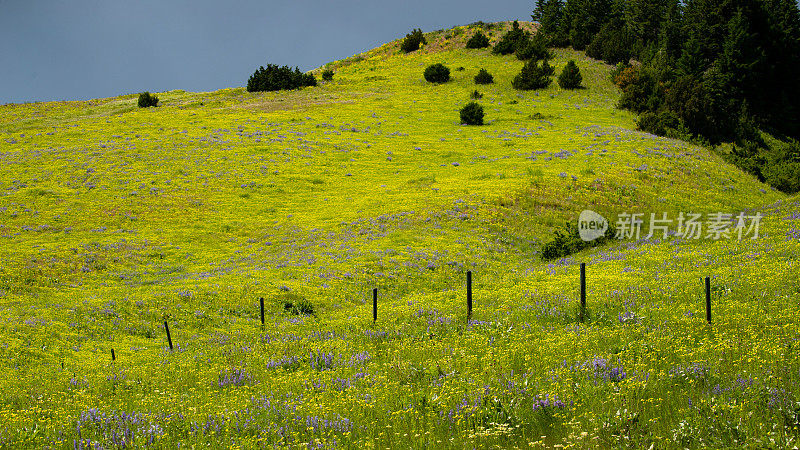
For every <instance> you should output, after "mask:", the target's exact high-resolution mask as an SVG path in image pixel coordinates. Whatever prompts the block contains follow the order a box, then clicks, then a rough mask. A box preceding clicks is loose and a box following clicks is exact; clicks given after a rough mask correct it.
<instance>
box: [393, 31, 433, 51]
mask: <svg viewBox="0 0 800 450" xmlns="http://www.w3.org/2000/svg"><path fill="white" fill-rule="evenodd" d="M427 43H428V41H426V40H425V36H424V35H423V34H422V30H421V29H419V28H415V29H414V30H412V31H411V33H408V34H407V35H406V37H405V39H403V42H402V43H401V44H400V50H402V51H403V53H411V52H413V51H415V50H419V47H420V46H421V45H424V44H427Z"/></svg>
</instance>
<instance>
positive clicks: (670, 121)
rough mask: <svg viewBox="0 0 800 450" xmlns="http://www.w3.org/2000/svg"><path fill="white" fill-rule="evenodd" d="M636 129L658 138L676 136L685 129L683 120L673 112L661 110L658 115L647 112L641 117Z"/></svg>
mask: <svg viewBox="0 0 800 450" xmlns="http://www.w3.org/2000/svg"><path fill="white" fill-rule="evenodd" d="M636 128H638V129H639V130H640V131H646V132H648V133H652V134H655V135H658V136H667V135H669V134H670V132H672V134H676V133H677V132H679V131H681V130H682V129H683V124H682V123H681V119H680V118H679V117H678V116H676V115H675V113H673V112H672V111H669V110H661V111H659V112H657V113H652V112H646V113H643V114H642V115H641V116H639V120H637V121H636Z"/></svg>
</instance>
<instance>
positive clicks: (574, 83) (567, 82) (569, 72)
mask: <svg viewBox="0 0 800 450" xmlns="http://www.w3.org/2000/svg"><path fill="white" fill-rule="evenodd" d="M582 81H583V76H582V75H581V71H580V69H578V65H577V64H575V61H572V60H570V61H569V62H568V63H567V65H566V66H564V70H562V71H561V75H559V76H558V85H559V86H561V89H577V88H579V87H580V85H581V82H582Z"/></svg>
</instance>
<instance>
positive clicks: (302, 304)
mask: <svg viewBox="0 0 800 450" xmlns="http://www.w3.org/2000/svg"><path fill="white" fill-rule="evenodd" d="M283 297H284V298H283V299H282V300H281V302H282V303H283V310H284V311H286V312H288V313H289V314H292V315H295V316H300V315H306V316H313V315H314V305H313V304H312V303H311V302H310V301H308V300H306V299H305V297H302V296H300V295H297V294H293V293H288V294H284V295H283Z"/></svg>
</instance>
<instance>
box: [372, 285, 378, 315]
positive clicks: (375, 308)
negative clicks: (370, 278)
mask: <svg viewBox="0 0 800 450" xmlns="http://www.w3.org/2000/svg"><path fill="white" fill-rule="evenodd" d="M372 321H373V322H377V321H378V288H374V289H372Z"/></svg>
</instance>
